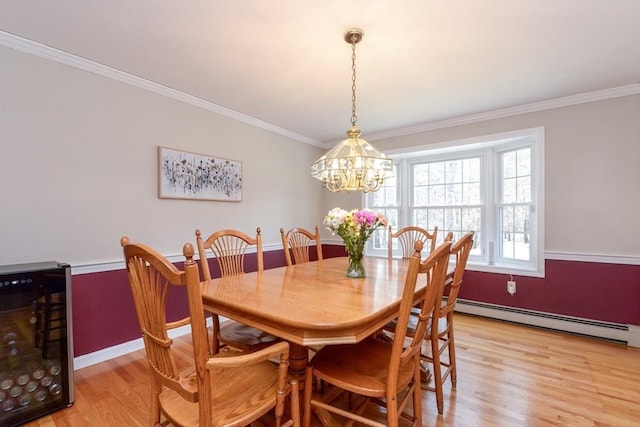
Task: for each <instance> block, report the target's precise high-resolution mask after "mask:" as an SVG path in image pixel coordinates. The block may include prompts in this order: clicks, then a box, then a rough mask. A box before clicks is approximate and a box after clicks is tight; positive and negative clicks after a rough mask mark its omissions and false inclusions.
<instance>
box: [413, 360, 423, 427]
mask: <svg viewBox="0 0 640 427" xmlns="http://www.w3.org/2000/svg"><path fill="white" fill-rule="evenodd" d="M418 365H419V366H418V368H417V373H416V374H414V376H413V418H414V424H415V425H419V426H421V425H422V387H421V380H422V372H421V369H420V368H421V366H420V365H421V363H420V360H419V358H418Z"/></svg>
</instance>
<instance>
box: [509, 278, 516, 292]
mask: <svg viewBox="0 0 640 427" xmlns="http://www.w3.org/2000/svg"><path fill="white" fill-rule="evenodd" d="M507 292H509V293H510V294H511V295H513V294H515V293H516V281H515V280H507Z"/></svg>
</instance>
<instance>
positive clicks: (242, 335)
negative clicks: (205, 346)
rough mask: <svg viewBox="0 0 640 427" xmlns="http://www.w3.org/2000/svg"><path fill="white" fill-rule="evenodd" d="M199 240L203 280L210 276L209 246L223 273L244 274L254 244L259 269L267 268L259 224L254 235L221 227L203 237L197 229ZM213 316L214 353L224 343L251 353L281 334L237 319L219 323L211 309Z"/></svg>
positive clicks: (224, 274)
mask: <svg viewBox="0 0 640 427" xmlns="http://www.w3.org/2000/svg"><path fill="white" fill-rule="evenodd" d="M196 242H197V244H198V254H199V257H200V268H201V269H202V276H203V279H204V280H211V271H210V270H209V262H208V259H207V250H210V251H211V252H212V253H213V255H214V256H215V259H216V260H217V262H218V266H219V267H220V275H221V276H222V277H225V276H231V275H234V274H244V267H245V264H244V260H245V254H246V252H247V249H248V248H249V247H251V246H255V248H256V259H257V261H256V262H257V271H263V270H264V262H263V257H262V235H261V232H260V227H258V228H257V229H256V237H255V238H253V237H250V236H248V235H247V234H245V233H243V232H241V231H237V230H220V231H216V232H215V233H213V234H212V235H210V236H209V237H208V238H207V239H206V240H203V239H202V233H201V232H200V230H196ZM211 316H212V320H213V337H214V340H213V341H214V342H213V349H212V350H213V354H216V353H218V351H220V349H221V348H222V347H225V346H229V347H231V348H234V349H237V350H242V351H244V352H246V353H251V352H253V351H256V350H260V349H262V348H265V347H267V346H269V345H271V344H273V343H274V342H277V341H279V338H278V337H275V336H273V335H270V334H268V333H266V332H264V331H261V330H260V329H257V328H254V327H251V326H247V325H245V324H243V323H239V322H235V321H229V322H227V323H225V325H224V327H220V318H219V317H218V315H217V314H216V313H212V314H211Z"/></svg>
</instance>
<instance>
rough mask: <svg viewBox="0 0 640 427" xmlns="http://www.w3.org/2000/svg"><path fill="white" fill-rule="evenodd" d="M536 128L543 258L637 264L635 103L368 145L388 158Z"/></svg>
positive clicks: (638, 130) (638, 132) (639, 168)
mask: <svg viewBox="0 0 640 427" xmlns="http://www.w3.org/2000/svg"><path fill="white" fill-rule="evenodd" d="M540 126H542V127H544V128H545V187H546V198H545V248H544V250H545V252H547V253H549V252H554V253H560V254H577V255H606V256H623V257H626V256H629V257H635V258H636V259H637V257H639V256H640V95H630V96H623V97H619V98H612V99H607V100H602V101H597V102H589V103H583V104H579V105H573V106H568V107H562V108H555V109H551V110H546V111H540V112H534V113H528V114H520V115H515V116H512V117H506V118H501V119H496V120H488V121H484V122H479V123H474V124H469V125H463V126H455V127H449V128H443V129H438V130H433V131H429V132H422V133H418V134H413V135H408V136H404V137H396V138H390V139H386V140H379V141H372V140H370V142H373V143H374V145H375V146H376V147H377V148H379V149H381V150H382V151H391V150H394V149H399V148H406V147H414V146H423V145H428V144H436V143H444V142H448V141H456V140H461V139H467V138H473V137H479V136H484V135H491V134H497V133H502V132H507V131H513V130H520V129H527V128H534V127H540ZM326 207H327V206H325V208H326Z"/></svg>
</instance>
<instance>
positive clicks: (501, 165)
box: [364, 128, 544, 276]
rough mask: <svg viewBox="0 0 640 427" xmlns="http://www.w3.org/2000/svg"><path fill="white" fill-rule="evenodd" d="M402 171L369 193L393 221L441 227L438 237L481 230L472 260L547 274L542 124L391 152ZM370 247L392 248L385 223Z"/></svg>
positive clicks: (368, 200) (474, 265) (371, 203)
mask: <svg viewBox="0 0 640 427" xmlns="http://www.w3.org/2000/svg"><path fill="white" fill-rule="evenodd" d="M389 154H390V155H391V156H392V157H393V158H394V160H395V168H396V176H395V178H393V179H389V180H387V181H386V182H385V183H384V185H383V187H382V188H381V189H380V190H379V191H377V192H375V193H369V194H367V195H366V196H364V197H365V204H366V206H367V207H369V208H371V209H375V210H380V211H382V212H384V214H385V215H386V216H387V218H389V224H390V225H391V227H393V229H398V228H401V227H405V226H408V225H417V226H419V227H423V228H425V229H427V230H429V231H432V230H433V229H434V227H436V226H437V227H438V243H439V242H441V241H442V240H443V239H444V237H445V236H446V235H447V233H448V232H452V233H453V235H454V240H455V239H457V238H459V237H460V236H462V234H464V233H465V232H467V231H469V230H473V231H474V232H475V238H474V247H473V250H472V252H471V254H470V257H469V262H468V268H470V269H475V270H482V271H493V272H505V273H517V274H521V275H532V276H543V275H544V262H543V256H542V252H541V250H542V248H543V247H544V245H543V243H542V239H543V237H544V236H543V233H542V231H541V230H542V229H543V227H542V225H543V214H544V209H543V206H542V203H543V201H544V197H543V196H544V193H543V191H544V182H543V177H544V175H543V160H544V130H543V129H542V128H536V129H529V130H524V131H520V132H511V133H507V134H500V135H493V136H487V137H483V138H476V139H473V140H465V141H458V142H454V143H449V144H446V145H440V146H437V147H435V148H430V147H429V146H427V147H421V148H420V149H418V150H414V151H413V152H403V153H397V154H394V153H393V152H390V153H389ZM368 251H369V254H373V255H375V254H379V255H383V254H386V252H387V233H386V230H385V231H383V230H379V231H378V233H377V234H376V235H375V237H374V238H373V239H371V242H370V245H369V247H368Z"/></svg>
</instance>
